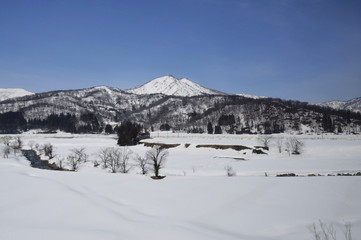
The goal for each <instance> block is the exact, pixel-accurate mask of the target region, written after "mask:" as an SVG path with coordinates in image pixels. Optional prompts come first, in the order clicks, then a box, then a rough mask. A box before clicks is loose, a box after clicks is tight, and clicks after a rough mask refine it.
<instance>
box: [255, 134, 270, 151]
mask: <svg viewBox="0 0 361 240" xmlns="http://www.w3.org/2000/svg"><path fill="white" fill-rule="evenodd" d="M271 140H272V135H259V136H258V142H259V143H260V144H262V146H263V147H264V148H265V149H267V150H268V149H269V145H270V143H271Z"/></svg>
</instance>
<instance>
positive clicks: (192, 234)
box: [0, 133, 361, 240]
mask: <svg viewBox="0 0 361 240" xmlns="http://www.w3.org/2000/svg"><path fill="white" fill-rule="evenodd" d="M152 136H153V137H154V138H153V139H150V140H147V142H158V143H168V144H180V145H179V146H178V147H176V148H171V149H169V157H168V161H167V163H166V166H165V168H164V169H162V174H164V175H166V176H167V177H166V178H164V179H163V180H152V179H151V178H150V177H149V176H143V175H140V174H139V172H140V170H139V169H138V168H137V167H136V166H134V167H133V168H132V170H131V171H130V173H128V174H121V173H116V174H112V173H110V172H109V170H104V169H102V168H101V167H100V166H99V167H97V168H95V167H94V166H93V165H94V164H93V162H94V161H96V160H97V161H99V157H98V156H97V152H98V151H99V149H100V148H102V147H116V139H115V136H114V135H70V134H63V133H62V134H55V135H50V134H49V135H36V134H23V135H22V139H23V140H24V146H25V147H26V146H27V145H28V143H29V142H31V141H33V142H35V143H39V144H44V143H51V144H52V145H53V146H54V148H55V154H57V155H58V157H57V158H56V159H62V158H63V159H64V158H66V156H67V155H68V154H69V152H70V150H71V149H74V148H80V147H85V148H86V152H87V154H89V162H87V163H85V164H82V165H81V166H80V169H79V171H78V172H59V171H49V170H40V169H35V168H31V167H30V164H29V162H28V161H27V160H26V159H25V158H24V157H22V156H19V155H18V156H15V155H14V154H11V155H10V156H9V158H3V156H2V154H1V157H0V193H1V194H0V239H29V240H32V239H34V240H35V239H37V240H38V239H67V240H69V239H102V240H103V239H104V240H106V239H161V240H162V239H167V240H168V239H197V240H198V239H277V240H280V239H281V240H282V239H284V240H286V239H287V240H288V239H296V240H298V239H299V240H301V239H302V240H304V239H312V236H311V234H310V232H309V230H308V226H310V225H311V224H312V223H314V222H318V220H322V221H323V222H325V223H328V224H333V225H334V227H335V229H336V230H337V233H338V234H339V236H338V239H343V224H344V223H345V222H350V223H351V225H352V233H353V239H360V236H361V201H360V199H361V191H360V189H361V177H358V176H354V177H346V176H345V177H340V176H339V177H336V176H333V177H331V176H322V177H287V178H280V177H274V176H275V175H277V174H282V173H296V174H297V175H302V176H306V175H308V174H316V175H317V174H322V175H327V174H332V175H336V174H337V173H357V172H360V171H361V157H360V156H361V136H359V135H353V136H345V135H343V136H341V135H340V136H335V135H324V136H308V135H300V136H296V137H297V138H299V139H301V141H302V142H303V143H304V148H303V152H302V154H301V155H297V156H296V155H289V154H288V153H287V152H284V151H282V153H279V152H278V148H277V144H276V143H277V141H278V139H282V141H283V145H284V143H285V141H286V139H287V138H288V137H289V136H287V135H274V137H273V140H272V142H271V147H270V151H269V152H268V154H267V155H257V154H252V151H251V150H243V151H235V150H230V149H228V150H216V149H212V148H197V147H196V146H197V145H199V144H218V145H243V146H248V147H251V148H253V147H254V146H255V145H260V143H259V142H258V141H257V136H254V135H221V136H220V135H218V136H216V135H206V134H203V135H185V134H171V133H153V134H152ZM186 144H190V145H189V146H188V145H187V146H188V147H186ZM2 148H3V144H0V150H1V149H2ZM129 149H130V150H132V151H133V155H134V156H135V154H138V155H140V156H144V154H145V152H146V151H147V150H148V149H149V148H148V147H144V146H143V145H137V146H134V147H129ZM240 158H243V159H244V160H239V159H240ZM132 163H134V162H132ZM226 167H232V169H233V171H234V172H235V173H236V176H234V177H227V176H226V170H225V168H226ZM265 173H267V175H268V177H265Z"/></svg>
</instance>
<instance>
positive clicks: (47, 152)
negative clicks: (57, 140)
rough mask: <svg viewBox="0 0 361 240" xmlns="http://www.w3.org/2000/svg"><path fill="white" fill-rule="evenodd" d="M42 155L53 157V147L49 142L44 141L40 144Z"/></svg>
mask: <svg viewBox="0 0 361 240" xmlns="http://www.w3.org/2000/svg"><path fill="white" fill-rule="evenodd" d="M42 149H43V152H44V155H45V156H47V157H49V159H52V158H54V147H53V145H51V143H46V144H44V145H43V146H42Z"/></svg>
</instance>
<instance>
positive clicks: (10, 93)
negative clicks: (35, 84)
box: [0, 88, 34, 101]
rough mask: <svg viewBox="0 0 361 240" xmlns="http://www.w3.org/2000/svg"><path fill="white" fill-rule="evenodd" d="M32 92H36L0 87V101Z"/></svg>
mask: <svg viewBox="0 0 361 240" xmlns="http://www.w3.org/2000/svg"><path fill="white" fill-rule="evenodd" d="M32 94H34V93H32V92H29V91H26V90H24V89H21V88H0V101H4V100H6V99H9V98H16V97H23V96H27V95H32Z"/></svg>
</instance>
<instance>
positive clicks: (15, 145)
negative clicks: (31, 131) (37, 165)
mask: <svg viewBox="0 0 361 240" xmlns="http://www.w3.org/2000/svg"><path fill="white" fill-rule="evenodd" d="M10 147H11V148H12V149H13V151H14V154H15V155H16V153H17V152H19V151H20V150H21V149H22V148H23V140H22V139H21V137H20V136H17V137H16V138H15V139H14V141H12V142H11V143H10Z"/></svg>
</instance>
